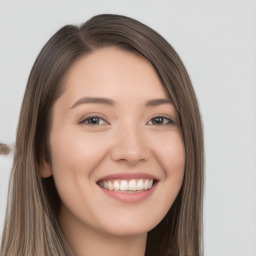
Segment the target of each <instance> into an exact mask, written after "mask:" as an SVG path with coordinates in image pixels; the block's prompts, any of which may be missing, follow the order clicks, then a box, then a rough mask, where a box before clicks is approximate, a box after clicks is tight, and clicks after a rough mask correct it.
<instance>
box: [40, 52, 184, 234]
mask: <svg viewBox="0 0 256 256" xmlns="http://www.w3.org/2000/svg"><path fill="white" fill-rule="evenodd" d="M52 114H53V116H52V125H51V131H50V149H51V158H52V164H51V166H49V165H48V164H47V163H44V166H43V168H41V169H40V174H41V176H43V177H47V176H49V175H51V174H53V177H54V180H55V184H56V188H57V191H58V194H59V196H60V198H61V202H62V205H61V211H60V216H59V218H60V223H61V226H62V228H63V230H64V231H66V232H70V233H71V234H75V233H76V232H83V231H82V230H91V231H92V230H94V231H99V232H101V233H104V234H111V235H117V236H124V235H139V234H146V233H147V232H148V231H150V230H151V229H152V228H154V227H155V226H156V225H157V224H158V223H159V222H160V221H161V220H162V219H163V217H164V216H165V215H166V213H167V212H168V210H169V208H170V207H171V205H172V203H173V202H174V200H175V198H176V196H177V194H178V192H179V190H180V187H181V184H182V180H183V174H184V163H185V152H184V144H183V139H182V135H181V130H180V127H179V120H178V115H177V113H176V111H175V108H174V107H173V105H172V104H171V103H170V100H169V99H168V97H167V95H166V93H165V91H164V89H163V87H162V85H161V82H160V80H159V78H158V76H157V74H156V72H155V70H154V69H153V67H152V65H151V64H150V63H149V62H148V61H146V60H145V59H144V58H142V57H140V56H138V55H136V54H134V53H131V52H127V51H124V50H120V49H117V48H111V47H107V48H103V49H100V50H96V51H95V52H93V53H91V54H90V55H88V56H85V57H83V58H82V59H80V60H78V61H77V62H76V63H75V64H74V65H73V66H72V67H71V68H70V70H69V71H68V73H67V74H66V76H65V79H64V93H63V94H62V96H61V97H60V98H59V99H58V100H57V101H56V102H55V104H54V106H53V113H52ZM78 230H80V231H78Z"/></svg>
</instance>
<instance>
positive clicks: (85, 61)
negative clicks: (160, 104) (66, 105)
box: [64, 47, 166, 97]
mask: <svg viewBox="0 0 256 256" xmlns="http://www.w3.org/2000/svg"><path fill="white" fill-rule="evenodd" d="M64 89H65V91H66V92H67V93H69V94H72V95H73V97H78V96H79V95H78V94H80V93H82V92H84V93H86V94H91V95H88V96H101V95H102V96H104V97H108V96H109V97H115V94H118V96H119V97H120V93H121V94H122V93H123V94H126V95H127V96H128V95H130V94H131V92H133V94H134V95H137V96H146V97H147V94H148V97H152V95H154V94H158V95H157V96H159V97H164V96H166V93H165V90H164V88H163V86H162V84H161V82H160V79H159V77H158V75H157V73H156V71H155V69H154V68H153V66H152V65H151V64H150V63H149V62H148V61H147V60H146V59H145V58H143V57H142V56H140V55H138V54H135V53H133V52H129V51H125V50H122V49H119V48H114V47H106V48H102V49H98V50H96V51H94V52H92V53H90V54H89V55H87V56H84V57H82V58H81V59H79V60H78V61H77V62H76V63H74V64H73V65H72V66H71V68H70V69H69V70H68V72H67V73H66V75H65V77H64Z"/></svg>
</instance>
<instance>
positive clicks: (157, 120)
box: [147, 116, 174, 125]
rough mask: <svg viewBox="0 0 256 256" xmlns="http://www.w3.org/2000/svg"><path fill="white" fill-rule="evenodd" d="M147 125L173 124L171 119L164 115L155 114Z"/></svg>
mask: <svg viewBox="0 0 256 256" xmlns="http://www.w3.org/2000/svg"><path fill="white" fill-rule="evenodd" d="M147 124H148V125H171V124H174V122H173V120H172V119H170V118H167V117H164V116H156V117H154V118H152V119H151V120H150V121H149V122H148V123H147Z"/></svg>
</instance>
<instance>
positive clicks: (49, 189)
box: [1, 14, 204, 256]
mask: <svg viewBox="0 0 256 256" xmlns="http://www.w3.org/2000/svg"><path fill="white" fill-rule="evenodd" d="M103 47H118V48H120V49H123V50H126V51H131V52H134V53H136V54H138V55H140V56H142V57H144V58H145V59H147V60H148V61H149V62H150V63H151V64H152V66H153V67H154V69H155V70H156V72H157V74H158V76H159V79H160V80H161V83H162V86H163V88H164V89H165V90H166V92H167V94H168V96H169V98H170V99H171V100H172V102H173V105H174V107H175V109H176V111H177V113H178V116H179V120H180V126H181V131H182V135H183V141H184V147H185V156H186V157H185V170H184V179H183V183H182V186H181V189H180V191H179V193H178V196H177V197H176V199H175V201H174V203H173V205H172V206H171V208H170V209H169V211H168V213H167V214H166V216H165V217H164V219H163V220H162V221H161V222H160V223H159V224H158V225H157V226H156V227H155V228H154V229H153V230H151V231H149V232H148V237H147V244H146V254H145V255H146V256H155V255H158V256H166V255H172V256H174V255H175V256H176V255H179V256H197V255H198V256H199V255H203V239H202V237H203V236H202V234H203V232H202V210H203V208H202V204H203V179H204V172H203V170H204V166H203V165H204V157H203V135H202V134H203V133H202V124H201V118H200V112H199V108H198V103H197V99H196V96H195V93H194V90H193V87H192V84H191V81H190V78H189V75H188V73H187V71H186V69H185V67H184V65H183V63H182V61H181V59H180V58H179V56H178V54H177V53H176V52H175V51H174V49H173V48H172V46H171V45H170V44H169V43H168V42H167V41H166V40H165V39H164V38H163V37H162V36H160V35H159V34H158V33H157V32H155V31H154V30H153V29H151V28H149V27H147V26H146V25H144V24H142V23H140V22H139V21H137V20H134V19H132V18H128V17H125V16H120V15H111V14H104V15H97V16H94V17H92V18H91V19H90V20H88V21H87V22H85V23H84V24H82V25H81V26H73V25H67V26H64V27H63V28H61V29H60V30H59V31H57V32H56V33H55V34H54V35H53V36H52V37H51V38H50V40H49V41H48V42H47V43H46V45H45V46H44V47H43V49H42V50H41V52H40V53H39V55H38V57H37V59H36V61H35V63H34V66H33V68H32V70H31V73H30V76H29V79H28V83H27V87H26V90H25V94H24V99H23V103H22V106H21V112H20V118H19V123H18V128H17V138H16V147H15V152H14V161H13V166H12V171H11V177H10V184H9V192H8V200H7V209H6V218H5V224H4V231H3V236H2V243H1V255H3V256H14V255H15V256H18V255H22V256H23V255H26V256H34V255H38V256H39V255H43V256H45V255H52V256H53V255H54V256H56V255H65V256H71V255H75V254H74V253H73V252H72V249H70V248H71V246H70V245H69V243H68V241H66V239H65V237H64V235H63V233H62V231H61V228H60V225H59V223H58V210H59V206H60V198H59V196H58V193H57V191H56V188H55V185H54V181H53V177H50V178H41V177H40V175H39V173H38V169H39V166H40V163H41V161H42V159H43V158H44V159H46V160H47V161H48V162H49V163H51V152H50V149H49V133H50V129H51V118H52V108H53V104H54V103H55V102H56V100H57V99H58V98H59V97H60V96H61V95H62V93H63V77H64V75H65V74H66V72H67V70H68V69H69V68H70V67H71V65H72V64H74V63H75V62H76V61H77V60H78V59H80V58H82V57H84V56H86V55H88V54H90V53H92V52H93V51H96V50H97V49H100V48H103Z"/></svg>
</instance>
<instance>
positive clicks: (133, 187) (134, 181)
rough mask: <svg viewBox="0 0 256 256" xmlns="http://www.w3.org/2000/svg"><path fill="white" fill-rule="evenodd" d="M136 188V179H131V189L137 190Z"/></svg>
mask: <svg viewBox="0 0 256 256" xmlns="http://www.w3.org/2000/svg"><path fill="white" fill-rule="evenodd" d="M136 188H137V186H136V180H130V181H129V190H131V191H135V190H136Z"/></svg>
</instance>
